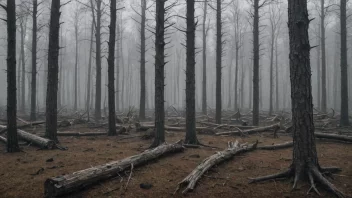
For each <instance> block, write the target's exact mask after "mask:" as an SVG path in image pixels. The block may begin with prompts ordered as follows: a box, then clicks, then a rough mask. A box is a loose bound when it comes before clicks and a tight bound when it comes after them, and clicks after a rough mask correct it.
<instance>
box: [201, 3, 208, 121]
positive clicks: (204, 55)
mask: <svg viewBox="0 0 352 198" xmlns="http://www.w3.org/2000/svg"><path fill="white" fill-rule="evenodd" d="M207 12H208V0H204V7H203V24H202V26H203V28H202V34H203V38H202V39H203V51H202V60H203V81H202V112H203V114H204V115H206V114H207V35H208V31H209V25H208V27H206V21H207Z"/></svg>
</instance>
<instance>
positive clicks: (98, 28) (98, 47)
mask: <svg viewBox="0 0 352 198" xmlns="http://www.w3.org/2000/svg"><path fill="white" fill-rule="evenodd" d="M92 1H93V0H91V4H93V3H92ZM101 4H102V0H97V1H96V11H97V20H96V27H95V44H96V48H95V51H96V56H95V63H96V73H95V75H96V83H95V120H96V121H98V120H99V119H100V118H101V16H102V8H101ZM92 9H93V8H92ZM93 12H94V9H93Z"/></svg>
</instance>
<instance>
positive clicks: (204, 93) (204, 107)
mask: <svg viewBox="0 0 352 198" xmlns="http://www.w3.org/2000/svg"><path fill="white" fill-rule="evenodd" d="M207 11H208V0H204V8H203V29H202V33H203V51H202V60H203V81H202V112H203V114H204V115H206V114H207V30H206V28H205V23H206V20H207ZM178 69H179V67H178ZM177 84H178V83H177Z"/></svg>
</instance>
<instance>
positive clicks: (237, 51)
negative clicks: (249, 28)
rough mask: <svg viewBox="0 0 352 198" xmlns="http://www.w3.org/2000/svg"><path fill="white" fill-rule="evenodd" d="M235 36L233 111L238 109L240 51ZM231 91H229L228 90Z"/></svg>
mask: <svg viewBox="0 0 352 198" xmlns="http://www.w3.org/2000/svg"><path fill="white" fill-rule="evenodd" d="M235 34H238V32H237V33H235ZM236 37H237V38H236V40H235V42H236V44H235V50H236V52H235V53H236V59H235V60H236V61H235V90H234V91H235V100H234V103H235V105H234V109H235V111H237V109H238V66H239V65H238V60H239V51H240V44H239V40H238V39H239V38H238V35H237V36H236ZM230 93H231V92H230Z"/></svg>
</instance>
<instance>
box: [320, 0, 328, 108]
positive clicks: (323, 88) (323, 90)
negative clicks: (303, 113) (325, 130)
mask: <svg viewBox="0 0 352 198" xmlns="http://www.w3.org/2000/svg"><path fill="white" fill-rule="evenodd" d="M320 2H321V5H320V6H321V9H320V31H321V32H320V34H321V35H320V44H321V109H320V110H321V111H322V112H323V113H326V107H327V101H326V57H325V9H326V8H325V4H324V3H325V0H320Z"/></svg>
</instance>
